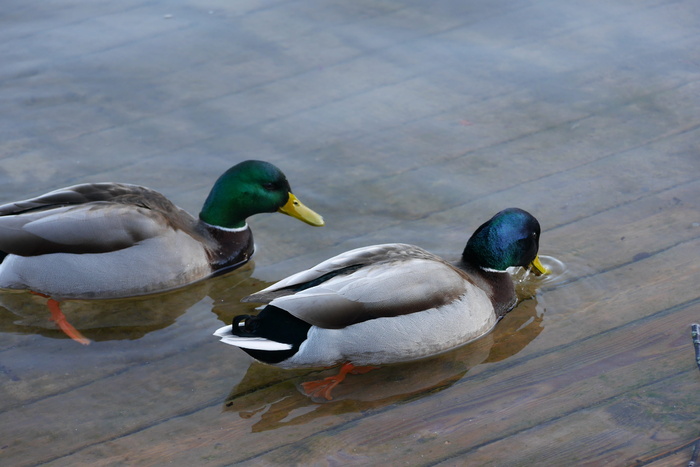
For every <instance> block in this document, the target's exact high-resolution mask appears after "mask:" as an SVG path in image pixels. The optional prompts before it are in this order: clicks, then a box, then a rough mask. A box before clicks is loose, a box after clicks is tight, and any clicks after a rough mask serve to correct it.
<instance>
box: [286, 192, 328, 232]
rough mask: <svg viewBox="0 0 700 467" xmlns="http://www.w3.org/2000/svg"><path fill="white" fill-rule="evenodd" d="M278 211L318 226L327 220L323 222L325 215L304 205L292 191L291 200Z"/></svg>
mask: <svg viewBox="0 0 700 467" xmlns="http://www.w3.org/2000/svg"><path fill="white" fill-rule="evenodd" d="M277 212H281V213H282V214H286V215H288V216H292V217H294V218H295V219H299V220H300V221H303V222H306V223H307V224H309V225H313V226H316V227H321V226H322V225H324V224H325V222H323V217H321V216H319V215H318V214H316V213H315V212H314V211H312V210H311V209H309V208H307V207H306V206H304V205H303V204H302V203H301V201H299V200H298V199H297V197H296V196H294V195H293V194H291V193H289V200H288V201H287V204H285V205H284V206H282V207H281V208H279V209H278V210H277Z"/></svg>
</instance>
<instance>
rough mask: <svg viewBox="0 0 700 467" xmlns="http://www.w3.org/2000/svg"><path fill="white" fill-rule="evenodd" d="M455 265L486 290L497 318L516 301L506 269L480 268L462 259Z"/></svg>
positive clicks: (506, 311) (511, 280) (511, 281)
mask: <svg viewBox="0 0 700 467" xmlns="http://www.w3.org/2000/svg"><path fill="white" fill-rule="evenodd" d="M456 265H457V267H459V268H460V269H462V270H464V271H466V272H467V273H468V274H469V276H470V277H471V278H472V279H474V281H475V282H476V285H477V286H478V287H479V288H480V289H482V290H483V291H485V292H486V294H487V295H488V296H489V299H491V303H492V304H493V308H494V310H495V312H496V315H497V316H498V317H499V318H500V317H502V316H503V315H505V314H506V313H508V312H509V311H510V310H511V309H512V308H513V307H514V306H515V304H516V303H517V296H516V295H515V286H514V285H513V279H512V278H511V276H510V274H508V273H507V272H506V271H496V270H493V269H484V268H480V267H478V266H474V265H472V264H470V263H468V262H465V261H464V259H460V260H459V261H458V262H457V263H456Z"/></svg>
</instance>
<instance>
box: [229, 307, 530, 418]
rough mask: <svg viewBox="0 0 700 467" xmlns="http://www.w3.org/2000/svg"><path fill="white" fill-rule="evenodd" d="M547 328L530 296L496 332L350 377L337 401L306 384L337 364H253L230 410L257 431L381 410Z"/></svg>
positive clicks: (442, 385) (509, 351)
mask: <svg viewBox="0 0 700 467" xmlns="http://www.w3.org/2000/svg"><path fill="white" fill-rule="evenodd" d="M542 329H543V312H542V311H541V310H538V306H537V300H536V298H530V299H526V300H524V301H523V302H521V303H520V304H519V305H518V306H517V307H516V308H515V309H514V310H513V311H511V312H510V313H508V314H507V315H506V316H505V317H504V318H503V319H502V320H501V321H500V322H499V323H498V325H497V326H496V327H495V329H494V330H493V332H491V333H489V334H487V335H486V336H484V337H482V338H480V339H478V340H476V341H474V342H471V343H469V344H467V345H464V346H462V347H459V348H457V349H454V350H451V351H449V352H446V353H443V354H440V355H436V356H434V357H430V358H427V359H422V360H418V361H414V362H407V363H400V364H394V365H386V366H383V367H381V368H379V369H377V370H374V371H371V372H369V373H366V374H363V375H350V376H349V377H348V378H346V379H345V381H343V383H341V384H340V385H338V386H337V387H336V388H335V389H334V392H333V400H332V401H326V400H325V399H322V400H312V399H310V398H309V397H307V396H306V395H304V394H303V390H302V389H300V384H301V383H302V382H304V381H308V380H310V379H320V378H323V377H325V376H328V375H330V374H333V373H335V372H337V368H334V369H329V370H323V371H314V370H308V369H305V370H282V369H279V368H276V367H272V366H268V365H264V364H261V363H258V362H253V363H252V364H251V366H250V367H249V369H248V372H247V373H246V375H245V376H244V378H243V380H242V381H241V382H240V383H239V384H237V385H236V387H235V388H234V389H233V390H232V391H231V393H230V394H229V396H228V397H227V399H226V402H225V404H224V410H225V411H234V412H238V413H239V415H240V416H241V417H243V418H254V417H257V421H255V422H254V424H253V425H252V427H251V430H252V431H253V432H260V431H266V430H274V429H276V428H280V427H283V426H289V425H300V424H305V423H308V422H309V421H312V420H314V419H316V418H319V417H324V416H328V415H338V414H342V413H351V412H360V411H365V410H370V409H377V408H380V407H384V406H387V405H389V404H394V403H399V402H404V401H407V400H411V399H416V398H419V397H423V396H425V395H427V394H430V393H433V392H436V391H441V390H443V389H446V388H448V387H450V386H451V385H453V384H454V383H455V382H457V381H459V380H460V379H461V378H462V377H463V376H464V375H465V374H466V373H467V371H468V370H469V369H470V368H473V367H475V366H476V365H479V364H481V363H488V362H497V361H499V360H503V359H505V358H507V357H510V356H512V355H515V354H517V353H518V352H520V351H521V350H522V349H523V348H525V347H526V346H527V345H528V344H529V343H530V342H532V341H533V340H534V339H535V337H537V335H539V333H540V332H542Z"/></svg>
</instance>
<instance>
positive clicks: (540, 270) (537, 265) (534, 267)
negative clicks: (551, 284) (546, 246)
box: [530, 256, 550, 276]
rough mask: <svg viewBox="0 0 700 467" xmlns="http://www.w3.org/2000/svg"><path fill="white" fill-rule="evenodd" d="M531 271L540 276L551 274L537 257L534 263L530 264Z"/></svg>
mask: <svg viewBox="0 0 700 467" xmlns="http://www.w3.org/2000/svg"><path fill="white" fill-rule="evenodd" d="M530 270H531V271H532V272H534V273H535V274H537V275H538V276H540V275H542V274H549V273H550V270H549V269H547V268H546V267H544V265H543V264H542V263H541V262H540V257H539V256H535V259H533V260H532V263H530Z"/></svg>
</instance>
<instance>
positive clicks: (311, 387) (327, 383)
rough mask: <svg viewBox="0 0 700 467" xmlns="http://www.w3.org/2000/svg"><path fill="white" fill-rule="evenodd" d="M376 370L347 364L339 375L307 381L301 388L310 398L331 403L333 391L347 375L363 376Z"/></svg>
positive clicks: (370, 367)
mask: <svg viewBox="0 0 700 467" xmlns="http://www.w3.org/2000/svg"><path fill="white" fill-rule="evenodd" d="M376 368H377V367H375V366H355V365H353V364H352V363H345V364H343V366H341V367H340V371H339V372H338V374H337V375H335V376H329V377H327V378H324V379H321V380H318V381H307V382H305V383H301V387H303V388H304V392H305V393H306V395H307V396H309V397H316V398H320V397H323V398H325V399H326V400H329V401H330V400H333V396H331V391H332V390H333V388H334V387H336V386H337V385H338V384H340V383H341V382H342V381H343V380H344V379H345V375H347V374H348V373H352V374H354V375H361V374H364V373H367V372H368V371H372V370H374V369H376Z"/></svg>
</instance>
